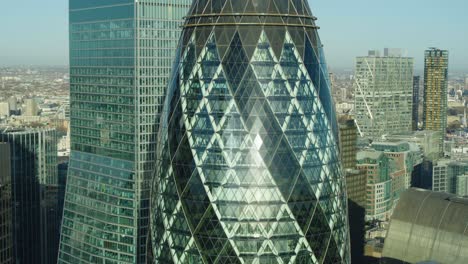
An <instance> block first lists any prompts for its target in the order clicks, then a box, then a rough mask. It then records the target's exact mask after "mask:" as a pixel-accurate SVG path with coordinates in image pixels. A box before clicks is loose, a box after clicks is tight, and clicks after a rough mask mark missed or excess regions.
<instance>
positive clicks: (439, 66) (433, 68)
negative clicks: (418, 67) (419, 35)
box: [422, 48, 449, 156]
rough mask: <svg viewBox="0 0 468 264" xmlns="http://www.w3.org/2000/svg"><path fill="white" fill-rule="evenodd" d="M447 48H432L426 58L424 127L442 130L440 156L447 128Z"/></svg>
mask: <svg viewBox="0 0 468 264" xmlns="http://www.w3.org/2000/svg"><path fill="white" fill-rule="evenodd" d="M448 56H449V53H448V51H447V50H440V49H436V48H431V49H429V50H426V52H425V59H424V104H423V118H422V119H423V129H424V130H434V131H440V132H441V135H440V140H439V143H438V146H439V156H443V154H444V138H445V133H446V128H447V87H448Z"/></svg>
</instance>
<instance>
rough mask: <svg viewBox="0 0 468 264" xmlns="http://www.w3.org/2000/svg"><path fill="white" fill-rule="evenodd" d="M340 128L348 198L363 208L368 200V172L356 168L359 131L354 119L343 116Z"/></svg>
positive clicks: (341, 153)
mask: <svg viewBox="0 0 468 264" xmlns="http://www.w3.org/2000/svg"><path fill="white" fill-rule="evenodd" d="M339 128H340V137H339V141H340V142H339V143H340V155H341V162H342V166H343V169H344V170H345V175H346V190H347V192H348V199H350V200H352V201H353V202H355V203H356V204H358V205H359V206H362V208H364V207H365V202H366V173H365V172H364V171H360V170H357V169H356V155H357V139H358V131H357V127H356V123H355V121H354V119H352V118H349V117H341V118H340V120H339Z"/></svg>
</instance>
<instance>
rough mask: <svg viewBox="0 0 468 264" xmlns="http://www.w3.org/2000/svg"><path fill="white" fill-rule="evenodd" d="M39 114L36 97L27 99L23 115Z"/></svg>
mask: <svg viewBox="0 0 468 264" xmlns="http://www.w3.org/2000/svg"><path fill="white" fill-rule="evenodd" d="M38 114H39V107H38V106H37V103H36V101H35V100H34V99H25V100H24V108H23V112H22V115H24V116H37V115H38Z"/></svg>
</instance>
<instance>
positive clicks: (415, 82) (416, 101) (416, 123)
mask: <svg viewBox="0 0 468 264" xmlns="http://www.w3.org/2000/svg"><path fill="white" fill-rule="evenodd" d="M420 83H421V77H420V76H414V77H413V131H417V130H418V126H419V89H420V88H419V87H420Z"/></svg>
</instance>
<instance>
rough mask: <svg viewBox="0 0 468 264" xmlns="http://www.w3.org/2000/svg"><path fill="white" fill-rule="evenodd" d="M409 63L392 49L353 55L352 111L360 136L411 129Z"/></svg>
mask: <svg viewBox="0 0 468 264" xmlns="http://www.w3.org/2000/svg"><path fill="white" fill-rule="evenodd" d="M413 64H414V59H413V58H408V57H402V56H401V54H400V53H398V52H397V50H394V49H392V50H389V49H387V50H386V51H385V56H383V57H380V56H379V53H378V52H375V51H374V52H369V55H368V56H365V57H357V58H356V75H355V83H354V94H355V115H356V121H357V124H358V127H359V129H360V132H361V135H362V136H364V137H367V138H371V139H375V138H380V137H381V136H382V135H386V134H393V133H400V132H404V131H411V130H412V113H413Z"/></svg>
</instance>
